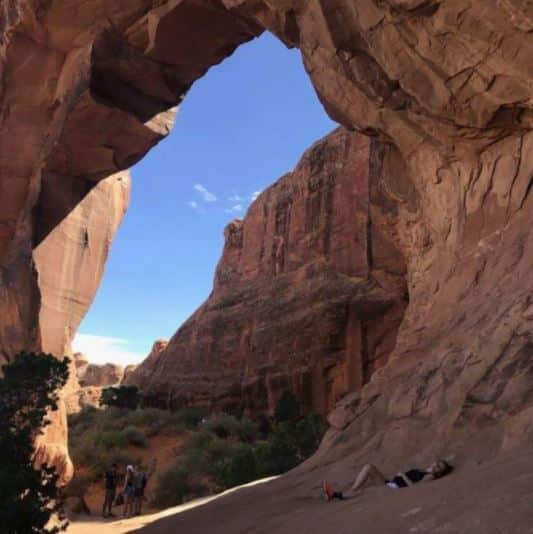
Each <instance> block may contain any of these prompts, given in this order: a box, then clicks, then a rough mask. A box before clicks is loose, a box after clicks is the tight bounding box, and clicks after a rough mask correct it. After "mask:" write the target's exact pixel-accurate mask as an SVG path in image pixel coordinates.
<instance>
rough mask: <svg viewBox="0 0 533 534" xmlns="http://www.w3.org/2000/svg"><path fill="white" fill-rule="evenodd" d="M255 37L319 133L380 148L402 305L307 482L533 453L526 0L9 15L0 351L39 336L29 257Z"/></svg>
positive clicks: (106, 5) (1, 34)
mask: <svg viewBox="0 0 533 534" xmlns="http://www.w3.org/2000/svg"><path fill="white" fill-rule="evenodd" d="M264 30H269V31H271V32H273V33H274V34H276V35H277V36H278V37H279V38H280V39H282V40H283V41H284V42H285V43H286V44H287V45H288V46H294V47H299V48H300V50H301V52H302V57H303V60H304V63H305V66H306V68H307V71H308V72H309V76H310V78H311V80H312V82H313V84H314V86H315V88H316V90H317V93H318V95H319V97H320V99H321V101H322V103H323V105H324V107H325V109H326V110H327V111H328V113H329V114H330V115H331V117H332V118H334V119H335V120H337V121H338V122H339V123H341V124H342V125H343V126H345V127H346V128H348V129H350V130H358V131H360V132H363V133H365V134H367V135H370V136H374V137H377V138H379V139H380V140H381V142H383V143H384V146H385V147H386V149H384V150H383V151H382V153H381V155H380V157H379V158H376V160H375V161H376V162H377V163H378V164H379V166H380V167H381V168H382V171H381V172H380V173H379V174H380V175H381V176H382V177H383V188H384V189H385V190H386V193H387V196H388V198H390V199H392V201H393V203H394V205H395V206H396V209H397V212H398V213H397V217H396V219H397V221H396V223H395V225H396V232H395V233H394V235H395V236H396V240H395V242H394V244H395V246H396V247H397V248H398V249H399V250H400V251H401V254H402V256H403V258H404V259H405V266H406V281H407V286H408V292H409V305H408V307H407V309H406V311H405V314H404V319H403V321H402V323H401V325H400V328H399V330H398V334H397V343H396V346H395V348H394V350H393V352H392V353H391V354H390V355H389V357H388V363H387V364H386V365H385V366H383V367H381V368H380V369H379V370H377V371H376V372H374V373H373V374H372V376H371V377H370V380H369V382H368V383H367V384H365V385H364V386H363V388H362V389H361V391H360V394H359V397H358V398H357V399H354V401H353V402H352V403H350V405H349V413H348V414H347V415H346V417H344V418H342V417H340V418H339V420H342V424H341V426H342V428H334V429H333V430H331V431H330V433H329V435H328V436H327V439H326V440H325V441H324V444H323V446H322V449H321V451H320V452H319V454H318V455H317V456H316V457H315V458H314V459H313V460H311V462H310V463H309V464H307V465H306V466H304V468H305V469H309V468H311V467H317V466H319V465H322V464H324V463H328V462H329V463H331V462H334V461H337V460H339V461H340V460H341V459H342V458H345V457H346V455H347V454H351V453H354V454H357V455H358V456H359V457H360V458H365V459H368V458H371V457H374V458H377V459H381V460H383V461H387V462H389V464H390V465H393V464H394V465H396V464H398V463H399V462H403V461H405V458H407V457H411V456H412V455H413V454H415V453H417V454H418V455H419V456H421V457H422V456H428V455H432V454H435V453H436V452H443V451H446V450H451V449H453V450H462V449H465V450H466V448H468V444H469V443H471V439H470V438H471V437H472V436H473V435H479V434H483V435H486V436H487V439H485V440H482V441H477V442H476V443H477V444H478V447H480V448H482V449H484V450H485V451H486V452H487V454H489V453H490V454H495V453H497V452H501V451H502V450H510V449H512V448H514V447H515V446H517V445H519V444H520V443H523V442H526V441H528V440H530V439H531V434H532V432H533V425H531V417H532V413H531V410H532V409H531V399H532V398H533V397H532V396H533V388H532V386H531V384H532V379H531V377H532V375H533V358H532V350H533V333H532V328H533V326H532V325H533V322H532V321H533V311H532V307H533V301H532V295H531V288H532V284H533V270H532V269H531V265H532V264H533V250H532V247H533V240H532V239H531V228H532V227H533V224H532V223H533V220H532V219H533V209H532V207H533V206H532V204H533V195H532V194H531V190H532V189H533V188H532V181H533V177H532V170H533V160H532V154H533V150H532V147H533V132H532V127H533V109H532V107H533V105H532V104H533V103H532V96H533V89H532V80H533V39H532V37H531V36H532V30H533V6H532V5H531V2H530V1H529V0H359V1H357V2H354V1H353V0H312V1H309V0H305V1H303V0H181V1H179V0H166V1H165V0H127V1H126V0H84V1H83V2H81V1H73V2H64V1H63V0H48V1H43V0H27V1H24V2H23V1H22V0H11V1H9V2H4V3H3V4H2V6H1V7H0V75H1V78H2V85H1V87H2V91H1V93H0V101H1V106H0V109H1V112H0V124H1V129H0V206H1V209H0V296H1V298H0V306H1V311H2V314H1V317H2V325H1V328H0V347H1V349H0V350H2V354H3V355H4V357H9V356H10V355H11V354H13V352H14V350H16V349H17V348H19V347H21V346H25V347H26V348H32V347H38V346H39V344H40V343H41V341H40V337H41V335H42V336H44V337H43V339H45V338H47V337H46V336H47V335H48V334H47V333H46V332H44V333H43V332H42V329H41V328H40V327H39V325H40V321H42V319H41V318H40V308H41V298H40V289H39V287H40V286H39V281H38V269H36V267H35V265H36V261H35V259H34V250H35V249H36V248H38V247H39V244H40V243H42V242H43V241H44V240H45V239H46V237H47V236H50V235H52V234H53V232H54V231H55V229H56V228H57V227H58V225H59V224H60V222H61V221H63V220H65V218H66V219H68V214H69V213H70V212H71V211H72V209H73V207H74V205H76V202H74V203H72V202H70V201H68V200H69V199H72V198H73V196H72V193H73V192H76V191H78V189H77V187H76V186H77V185H79V184H80V183H81V184H86V185H87V188H88V189H91V184H96V183H97V182H99V181H100V180H103V179H104V178H107V177H109V176H110V175H112V174H114V173H116V172H118V171H120V170H123V169H126V168H127V167H129V166H131V165H132V164H133V163H134V162H135V161H137V160H138V159H140V158H141V157H142V156H143V155H144V154H145V153H146V151H147V150H149V149H150V148H151V147H152V146H153V145H154V144H155V143H157V141H158V140H159V139H161V138H162V137H163V136H164V135H166V134H167V133H168V131H169V129H170V125H171V121H172V116H173V111H174V110H175V106H176V105H177V104H179V102H180V101H181V99H182V98H183V96H184V95H185V93H186V91H187V89H188V88H189V87H190V86H191V84H192V83H193V82H194V81H195V80H196V79H198V78H199V77H200V76H202V75H203V74H205V72H206V71H207V70H208V68H209V67H210V66H212V65H214V64H216V63H218V62H219V61H221V60H222V59H224V58H225V57H227V56H228V55H229V54H231V52H232V51H233V50H234V49H235V47H237V46H238V45H239V44H241V43H244V42H246V41H248V40H250V39H252V38H253V37H254V36H257V35H259V34H260V33H261V32H262V31H264ZM91 190H94V187H93V189H91ZM46 191H49V192H50V196H49V197H47V198H48V200H47V201H46V205H45V204H44V203H42V202H41V199H42V195H43V194H45V193H46ZM65 198H66V199H67V201H66V202H63V200H64V199H65ZM80 200H81V198H80ZM53 202H57V206H56V208H55V210H53V216H51V215H46V216H42V217H41V216H39V213H38V208H39V206H41V207H42V208H43V209H46V207H47V206H48V205H49V204H50V205H52V203H53ZM78 205H79V202H78ZM230 256H231V254H230ZM228 260H229V257H228ZM284 261H287V260H284ZM58 272H60V270H58ZM317 302H320V299H317ZM57 313H59V314H60V315H61V313H63V312H61V310H60V311H58V312H57ZM67 322H69V321H67ZM71 326H72V324H71ZM50 336H51V339H59V338H60V337H61V334H60V333H58V332H57V331H56V328H55V327H54V328H53V331H52V332H51V334H50ZM47 339H50V338H47ZM328 402H329V401H328ZM489 438H490V439H489Z"/></svg>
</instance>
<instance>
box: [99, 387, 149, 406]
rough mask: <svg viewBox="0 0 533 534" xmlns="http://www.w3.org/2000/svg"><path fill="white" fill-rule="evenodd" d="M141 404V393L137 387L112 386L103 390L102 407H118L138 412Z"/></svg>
mask: <svg viewBox="0 0 533 534" xmlns="http://www.w3.org/2000/svg"><path fill="white" fill-rule="evenodd" d="M140 402H141V393H140V391H139V388H138V387H137V386H110V387H107V388H104V389H103V390H102V395H101V397H100V405H101V406H116V407H117V408H126V409H128V410H136V409H137V408H138V406H139V404H140Z"/></svg>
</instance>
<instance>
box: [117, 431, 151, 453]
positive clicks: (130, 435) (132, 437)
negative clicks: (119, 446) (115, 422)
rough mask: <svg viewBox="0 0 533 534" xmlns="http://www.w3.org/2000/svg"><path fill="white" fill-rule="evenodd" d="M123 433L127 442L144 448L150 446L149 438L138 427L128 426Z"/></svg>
mask: <svg viewBox="0 0 533 534" xmlns="http://www.w3.org/2000/svg"><path fill="white" fill-rule="evenodd" d="M121 434H122V435H123V436H124V439H125V440H126V442H127V443H129V444H130V445H133V446H134V447H140V448H142V449H146V448H147V447H148V438H147V437H146V436H145V435H144V434H143V433H142V432H141V431H140V430H139V429H138V428H137V427H134V426H128V427H126V428H125V429H124V430H123V431H122V432H121Z"/></svg>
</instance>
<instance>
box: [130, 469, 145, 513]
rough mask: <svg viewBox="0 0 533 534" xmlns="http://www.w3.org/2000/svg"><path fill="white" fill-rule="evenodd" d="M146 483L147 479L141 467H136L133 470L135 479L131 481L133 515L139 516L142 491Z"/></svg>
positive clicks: (142, 499)
mask: <svg viewBox="0 0 533 534" xmlns="http://www.w3.org/2000/svg"><path fill="white" fill-rule="evenodd" d="M147 483H148V477H147V476H146V474H145V473H144V471H143V470H142V466H140V465H139V466H138V467H137V469H136V470H135V478H134V480H133V498H134V504H133V506H134V512H133V513H134V514H135V515H141V512H142V505H143V501H144V490H145V488H146V484H147Z"/></svg>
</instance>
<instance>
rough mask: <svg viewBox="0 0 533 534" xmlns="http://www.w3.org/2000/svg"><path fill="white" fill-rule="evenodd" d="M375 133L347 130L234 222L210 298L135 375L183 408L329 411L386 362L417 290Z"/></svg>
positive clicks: (309, 155)
mask: <svg viewBox="0 0 533 534" xmlns="http://www.w3.org/2000/svg"><path fill="white" fill-rule="evenodd" d="M371 150H374V151H378V150H379V147H378V145H375V144H372V143H371V142H370V141H369V139H368V138H367V137H364V136H362V135H360V134H353V133H349V132H347V131H346V130H343V129H339V130H337V131H335V132H334V133H332V134H331V135H329V136H328V137H326V138H325V139H323V140H322V141H319V142H318V143H317V144H315V145H314V146H313V147H312V148H311V149H310V150H309V151H308V152H307V153H306V154H305V155H304V157H303V158H302V160H301V162H300V163H299V164H298V166H297V167H296V169H295V170H294V171H293V172H291V173H288V174H286V175H285V176H283V177H282V178H281V179H280V180H278V181H277V182H276V183H275V184H274V185H273V186H271V187H269V188H268V189H267V190H266V191H265V192H263V193H262V194H261V195H260V196H259V198H258V199H257V200H256V201H255V202H254V203H253V204H252V205H251V206H250V209H249V210H248V213H247V215H246V217H245V218H244V220H243V221H240V220H236V221H233V222H232V223H230V224H229V225H228V226H227V228H226V230H225V238H226V240H225V246H224V252H223V255H222V258H221V260H220V262H219V265H218V267H217V271H216V276H215V282H214V289H213V292H212V293H211V295H210V297H209V299H208V300H207V301H206V302H205V304H203V305H202V306H201V307H200V309H198V311H197V312H196V313H195V314H194V315H193V316H192V317H191V318H190V319H189V320H188V321H187V322H186V323H185V324H184V325H183V326H182V327H181V328H180V329H179V330H178V332H177V333H176V335H175V336H174V337H173V338H172V339H171V340H170V342H169V344H168V346H167V347H166V348H165V349H164V350H163V352H162V353H159V354H158V357H157V358H154V357H152V358H149V359H148V360H147V361H146V362H145V363H144V364H142V365H141V366H140V367H139V368H138V369H137V371H136V372H135V373H134V375H133V377H131V378H130V381H131V380H132V381H135V382H136V383H137V384H139V385H140V386H141V388H142V389H143V390H144V391H145V392H146V393H148V394H152V395H154V396H156V397H160V398H161V400H163V399H164V400H165V401H166V402H169V403H170V404H171V405H174V406H177V405H180V404H182V403H193V404H198V403H199V404H205V405H207V406H209V407H210V408H212V409H214V408H221V409H226V410H230V411H234V412H240V411H241V410H244V411H245V412H247V413H249V414H250V415H253V416H259V415H261V414H265V413H271V412H272V411H273V408H274V406H275V404H276V402H277V400H278V398H279V397H280V395H281V394H282V393H283V391H284V390H285V389H289V390H291V391H293V392H294V393H295V394H296V395H297V396H298V398H299V399H300V401H301V404H302V406H303V408H304V409H305V410H307V411H308V410H311V409H314V410H318V411H320V412H322V413H326V412H327V411H328V410H330V409H331V408H333V406H334V405H335V403H336V402H337V401H338V400H339V399H340V398H342V397H343V396H344V395H345V394H346V393H348V392H350V391H353V390H355V389H359V388H360V387H361V386H362V385H363V384H364V383H366V382H367V381H368V380H369V378H370V376H371V374H372V373H373V372H374V370H375V369H377V368H379V367H381V366H383V365H384V364H385V363H386V361H387V359H388V356H389V354H390V352H391V350H392V349H393V347H394V345H395V340H396V333H397V330H398V327H399V325H400V322H401V319H402V317H403V312H404V309H405V306H406V304H407V302H406V295H407V287H406V282H405V264H404V261H403V259H402V257H401V254H400V252H399V251H398V249H397V248H395V246H394V244H393V241H394V237H393V233H394V219H395V210H394V209H393V208H392V206H391V203H390V202H387V200H386V199H385V197H384V196H383V194H382V192H381V191H380V183H379V182H380V177H379V170H378V169H375V168H373V167H372V165H371V156H370V153H371Z"/></svg>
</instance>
